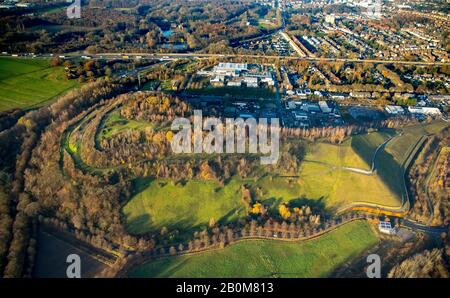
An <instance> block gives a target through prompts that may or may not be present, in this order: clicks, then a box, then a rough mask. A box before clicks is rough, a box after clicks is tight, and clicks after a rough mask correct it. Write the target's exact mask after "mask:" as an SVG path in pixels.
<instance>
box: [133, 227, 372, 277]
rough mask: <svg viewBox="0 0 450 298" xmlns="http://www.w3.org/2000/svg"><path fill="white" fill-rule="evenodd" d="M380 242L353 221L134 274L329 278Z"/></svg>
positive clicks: (155, 264) (166, 261) (151, 265)
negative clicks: (304, 236)
mask: <svg viewBox="0 0 450 298" xmlns="http://www.w3.org/2000/svg"><path fill="white" fill-rule="evenodd" d="M376 243H377V237H376V236H375V234H374V232H373V231H372V230H371V228H370V226H369V225H368V224H367V223H365V222H352V223H348V224H346V225H344V226H342V227H339V228H338V229H337V230H334V231H332V232H330V233H328V234H326V235H323V236H321V237H319V238H316V239H312V240H308V241H299V242H282V241H276V240H254V241H244V242H239V243H236V244H233V245H231V246H228V247H226V248H225V249H223V250H220V251H214V252H205V253H201V254H197V255H191V256H178V257H167V258H163V259H159V260H156V261H151V262H148V263H146V264H143V265H141V266H139V267H137V268H135V269H134V270H132V271H131V272H130V274H129V276H130V277H199V278H201V277H221V278H224V277H326V276H328V275H330V274H331V273H332V272H333V271H334V270H335V269H336V268H338V267H339V266H340V265H342V264H343V263H345V262H347V261H349V260H351V259H354V258H356V257H358V256H359V255H361V254H362V253H363V252H364V251H366V250H367V249H368V248H370V247H372V246H373V245H375V244H376Z"/></svg>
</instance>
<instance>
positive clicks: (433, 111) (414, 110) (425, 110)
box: [408, 107, 441, 116]
mask: <svg viewBox="0 0 450 298" xmlns="http://www.w3.org/2000/svg"><path fill="white" fill-rule="evenodd" d="M408 111H409V112H410V113H411V114H422V115H433V116H439V115H441V111H440V110H439V109H438V108H432V107H408Z"/></svg>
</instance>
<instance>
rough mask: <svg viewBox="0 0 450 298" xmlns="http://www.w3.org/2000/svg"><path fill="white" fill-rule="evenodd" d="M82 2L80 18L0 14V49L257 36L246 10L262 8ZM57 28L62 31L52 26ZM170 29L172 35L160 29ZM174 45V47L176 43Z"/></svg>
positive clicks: (200, 0) (124, 46) (209, 42)
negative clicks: (81, 15)
mask: <svg viewBox="0 0 450 298" xmlns="http://www.w3.org/2000/svg"><path fill="white" fill-rule="evenodd" d="M83 2H85V3H84V5H83V9H82V14H83V17H82V18H80V19H68V18H67V16H66V11H65V7H63V8H62V9H60V10H52V11H50V12H46V11H45V10H43V11H40V10H38V11H37V12H36V13H35V14H32V15H27V14H24V15H18V16H17V15H5V16H0V18H1V22H0V24H1V25H0V36H1V38H0V49H1V50H2V51H7V52H32V53H48V52H51V53H63V52H70V51H75V50H86V51H88V52H90V53H97V52H108V51H109V52H113V51H119V50H122V51H136V52H138V51H139V52H143V51H144V52H155V51H157V52H160V51H167V50H171V51H173V50H174V47H173V46H174V45H177V44H184V45H187V48H189V49H199V48H206V47H208V48H209V49H210V50H212V51H214V48H215V46H216V44H217V46H218V47H220V46H221V44H222V43H223V42H225V43H227V42H229V41H232V40H238V39H240V38H243V37H251V36H257V35H258V34H261V29H260V28H259V27H258V26H257V25H248V26H247V25H246V24H247V21H246V20H247V19H248V18H249V17H250V15H254V14H255V15H258V14H261V15H263V16H264V15H265V14H267V11H266V10H264V9H263V10H261V8H260V7H259V6H257V5H256V4H254V3H252V2H248V1H231V0H228V1H220V2H215V1H204V0H196V1H186V0H180V1H159V0H158V1H155V0H139V1H115V0H105V1H99V0H92V1H83ZM56 27H58V28H59V29H60V30H57V31H56V32H55V30H53V28H56ZM168 30H171V34H170V36H164V35H163V33H162V32H163V31H168ZM175 50H176V48H175Z"/></svg>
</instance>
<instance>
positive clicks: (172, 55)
mask: <svg viewBox="0 0 450 298" xmlns="http://www.w3.org/2000/svg"><path fill="white" fill-rule="evenodd" d="M75 56H77V55H75ZM89 56H90V57H92V58H95V59H99V58H103V59H120V58H122V57H123V56H128V57H130V58H136V57H137V56H140V57H141V58H142V59H148V58H162V59H177V58H178V59H179V58H266V59H285V60H303V61H316V62H317V61H323V62H354V63H379V64H405V65H416V66H445V65H450V62H425V61H403V60H379V59H350V58H316V57H298V56H274V55H250V54H205V53H99V54H94V55H89ZM67 57H73V55H67ZM80 57H81V56H80Z"/></svg>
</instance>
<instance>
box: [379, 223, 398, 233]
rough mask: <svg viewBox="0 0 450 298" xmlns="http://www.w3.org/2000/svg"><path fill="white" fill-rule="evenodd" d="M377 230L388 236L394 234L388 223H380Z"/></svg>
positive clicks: (394, 231)
mask: <svg viewBox="0 0 450 298" xmlns="http://www.w3.org/2000/svg"><path fill="white" fill-rule="evenodd" d="M378 230H380V232H382V233H385V234H389V235H395V234H396V230H395V229H394V228H393V227H392V225H391V222H389V221H380V223H379V224H378Z"/></svg>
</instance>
